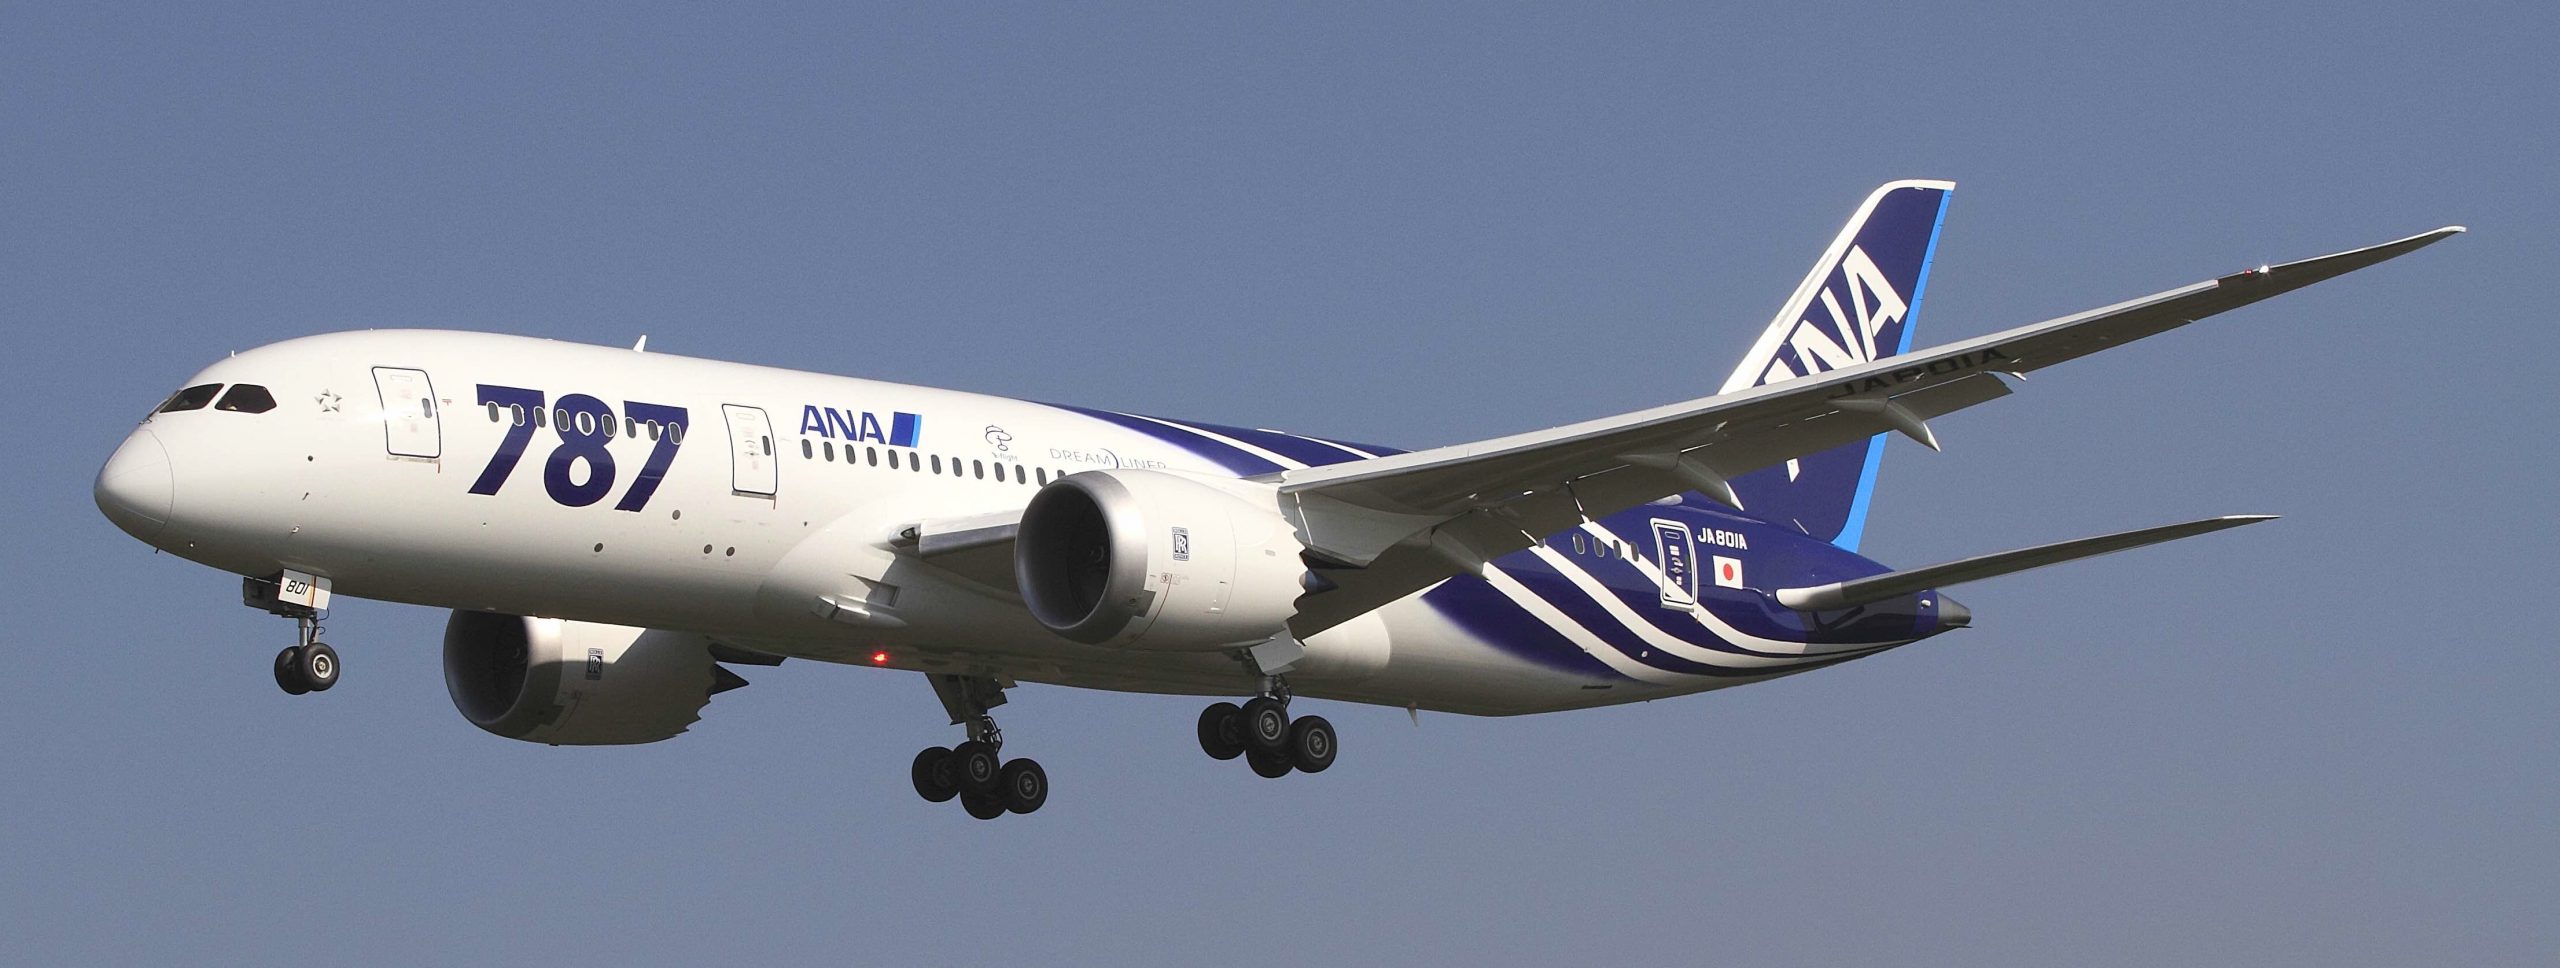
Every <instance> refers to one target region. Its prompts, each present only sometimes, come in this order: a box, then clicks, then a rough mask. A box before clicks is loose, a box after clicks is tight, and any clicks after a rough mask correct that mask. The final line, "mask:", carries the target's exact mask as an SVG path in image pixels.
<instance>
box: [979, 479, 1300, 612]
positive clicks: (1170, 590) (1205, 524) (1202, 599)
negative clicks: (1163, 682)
mask: <svg viewBox="0 0 2560 968" xmlns="http://www.w3.org/2000/svg"><path fill="white" fill-rule="evenodd" d="M1278 505H1279V502H1278V498H1277V495H1276V494H1275V493H1274V491H1273V489H1272V488H1271V487H1270V486H1269V485H1265V484H1254V483H1250V482H1245V481H1230V480H1220V479H1211V478H1193V477H1186V476H1183V475H1178V474H1171V473H1166V472H1163V471H1139V470H1109V471H1087V472H1085V473H1081V474H1070V475H1067V476H1066V477H1062V478H1059V479H1058V480H1056V481H1054V482H1051V483H1050V484H1049V485H1048V486H1046V487H1043V488H1041V489H1040V493H1038V494H1034V495H1032V496H1031V504H1030V506H1028V507H1026V508H1024V509H1023V512H1022V527H1021V530H1020V531H1019V532H1018V533H1017V535H1016V536H1015V538H1014V545H1013V575H1014V581H1015V583H1016V585H1017V586H1018V587H1019V589H1020V591H1021V592H1022V601H1023V604H1024V605H1026V606H1028V607H1029V608H1030V610H1031V614H1032V617H1034V618H1037V619H1039V620H1040V624H1042V625H1045V626H1048V627H1049V630H1050V631H1053V632H1056V633H1058V634H1059V635H1062V636H1065V637H1067V638H1070V639H1074V640H1076V641H1078V642H1085V643H1090V644H1093V645H1108V646H1117V647H1123V648H1131V649H1143V650H1148V651H1185V650H1205V649H1218V648H1225V647H1229V646H1238V645H1253V644H1256V643H1259V642H1262V641H1263V640H1265V639H1269V638H1270V637H1271V636H1273V635H1275V634H1278V633H1279V632H1280V631H1281V629H1282V625H1283V623H1285V622H1287V621H1288V619H1289V615H1290V613H1291V612H1292V611H1294V609H1295V605H1294V602H1295V601H1296V600H1297V597H1298V595H1299V593H1300V591H1301V589H1300V588H1299V585H1298V580H1299V578H1300V576H1302V575H1304V574H1305V573H1306V565H1305V564H1304V563H1302V562H1300V561H1299V560H1298V552H1299V551H1300V550H1301V549H1300V545H1299V544H1298V539H1297V535H1296V533H1295V531H1294V530H1293V529H1291V528H1290V526H1289V522H1288V521H1287V520H1286V519H1284V518H1282V517H1281V516H1280V511H1279V506H1278Z"/></svg>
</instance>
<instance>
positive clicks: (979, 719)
mask: <svg viewBox="0 0 2560 968" xmlns="http://www.w3.org/2000/svg"><path fill="white" fill-rule="evenodd" d="M929 678H930V679H932V681H933V692H934V695H936V696H938V697H940V698H941V699H942V708H943V709H944V711H946V712H949V713H950V714H951V724H952V725H954V726H964V725H965V726H967V727H968V729H969V739H968V741H966V742H963V743H961V744H960V745H958V746H956V747H948V748H946V747H941V746H936V747H932V748H930V749H927V750H925V751H923V752H920V753H917V754H916V759H915V763H914V764H913V765H912V766H911V767H910V768H909V769H908V778H909V779H911V780H913V781H915V786H916V795H917V796H920V797H923V798H925V799H926V800H928V801H931V802H933V803H941V802H943V801H946V800H950V799H952V798H954V797H958V798H959V800H960V807H961V809H964V810H967V811H968V812H969V815H970V816H972V817H976V818H978V819H980V820H993V819H995V818H997V817H1001V816H1004V815H1005V814H1007V813H1030V812H1031V811H1034V810H1038V809H1040V805H1041V804H1044V803H1047V802H1049V774H1048V771H1045V770H1042V769H1041V768H1040V764H1039V763H1038V762H1036V761H1033V760H1030V759H1027V758H1026V759H1018V760H1013V761H1010V762H1007V761H1005V760H1004V759H1003V757H1002V755H1001V754H1002V752H1003V750H1004V730H1001V729H998V728H996V720H995V717H993V716H989V715H987V710H988V709H990V708H993V707H996V706H1001V705H1004V701H1005V700H1004V690H1005V686H1006V684H1005V683H1002V682H998V681H996V680H995V679H994V678H993V677H989V676H960V675H947V674H938V673H937V674H931V675H930V676H929Z"/></svg>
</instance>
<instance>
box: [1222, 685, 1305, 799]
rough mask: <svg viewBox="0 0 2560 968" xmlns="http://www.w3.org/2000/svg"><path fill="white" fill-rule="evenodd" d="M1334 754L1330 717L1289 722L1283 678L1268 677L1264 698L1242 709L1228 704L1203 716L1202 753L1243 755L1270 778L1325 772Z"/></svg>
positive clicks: (1228, 757) (1225, 757) (1247, 702)
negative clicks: (1292, 772)
mask: <svg viewBox="0 0 2560 968" xmlns="http://www.w3.org/2000/svg"><path fill="white" fill-rule="evenodd" d="M1334 750H1335V738H1334V735H1333V724H1332V723H1329V722H1326V721H1325V718H1324V717H1322V716H1300V717H1298V718H1296V719H1291V718H1289V684H1288V683H1287V682H1286V681H1284V680H1282V679H1281V678H1280V677H1279V676H1264V677H1262V694H1261V695H1259V696H1255V697H1253V698H1252V699H1248V700H1245V703H1244V705H1242V706H1238V705H1236V704H1235V703H1231V702H1222V703H1214V704H1211V705H1210V706H1209V708H1207V709H1203V710H1201V711H1200V751H1201V752H1203V753H1207V754H1209V756H1210V757H1211V758H1213V759H1221V760H1232V759H1235V758H1236V757H1238V756H1242V757H1244V760H1245V764H1246V765H1248V766H1251V767H1253V772H1255V773H1258V774H1261V775H1263V776H1266V777H1271V778H1274V779H1277V778H1279V777H1284V776H1287V775H1289V773H1290V771H1292V770H1296V771H1300V772H1305V773H1322V772H1324V771H1325V768H1326V767H1329V766H1332V765H1333V755H1334Z"/></svg>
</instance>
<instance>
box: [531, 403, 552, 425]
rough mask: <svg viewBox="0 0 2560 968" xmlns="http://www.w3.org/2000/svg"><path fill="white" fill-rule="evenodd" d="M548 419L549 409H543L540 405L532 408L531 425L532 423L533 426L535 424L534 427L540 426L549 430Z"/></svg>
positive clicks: (549, 416) (549, 415) (549, 418)
mask: <svg viewBox="0 0 2560 968" xmlns="http://www.w3.org/2000/svg"><path fill="white" fill-rule="evenodd" d="M550 420H551V411H549V410H547V409H544V408H542V407H535V408H533V425H534V426H536V427H540V428H542V429H544V430H549V429H551V424H550V423H549V421H550Z"/></svg>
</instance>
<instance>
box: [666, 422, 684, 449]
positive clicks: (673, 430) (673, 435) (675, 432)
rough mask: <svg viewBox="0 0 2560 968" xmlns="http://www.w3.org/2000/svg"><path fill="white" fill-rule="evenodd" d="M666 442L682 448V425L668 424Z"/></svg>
mask: <svg viewBox="0 0 2560 968" xmlns="http://www.w3.org/2000/svg"><path fill="white" fill-rule="evenodd" d="M667 440H669V441H670V442H673V443H675V444H677V445H678V446H682V445H683V444H684V425H683V424H680V423H671V424H668V425H667Z"/></svg>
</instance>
